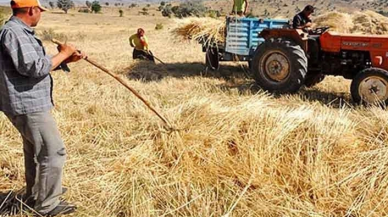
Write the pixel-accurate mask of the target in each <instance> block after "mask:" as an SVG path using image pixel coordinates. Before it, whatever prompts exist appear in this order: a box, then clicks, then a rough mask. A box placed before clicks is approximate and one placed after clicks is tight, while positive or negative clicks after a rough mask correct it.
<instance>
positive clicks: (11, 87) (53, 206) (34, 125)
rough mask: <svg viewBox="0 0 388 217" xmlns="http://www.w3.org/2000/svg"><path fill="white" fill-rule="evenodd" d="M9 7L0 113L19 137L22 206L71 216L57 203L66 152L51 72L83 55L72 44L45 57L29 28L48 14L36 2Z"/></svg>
mask: <svg viewBox="0 0 388 217" xmlns="http://www.w3.org/2000/svg"><path fill="white" fill-rule="evenodd" d="M11 8H12V10H13V16H12V17H11V18H10V20H9V21H8V22H7V23H6V24H5V25H4V26H3V28H2V29H1V30H0V46H1V49H0V111H2V112H4V114H5V115H6V116H7V117H8V119H9V120H10V121H11V122H12V124H13V125H14V126H15V127H16V129H17V130H18V131H19V132H20V134H21V136H22V139H23V151H24V162H25V169H26V172H25V178H26V184H27V187H26V195H25V196H26V197H25V199H26V203H27V204H28V205H29V206H30V207H33V208H34V209H35V210H36V211H37V212H38V213H39V214H40V215H42V216H55V215H58V214H60V213H62V214H66V213H71V212H74V210H75V206H73V205H70V204H68V203H67V202H65V201H60V199H59V198H60V196H61V195H62V193H63V189H62V170H63V166H64V162H65V158H66V152H65V147H64V144H63V141H62V139H61V136H60V134H59V131H58V128H57V125H56V123H55V121H54V119H53V117H52V115H51V112H50V110H51V109H52V108H53V98H52V90H53V80H52V78H51V75H50V72H51V71H53V70H54V69H56V68H58V67H59V66H60V64H61V63H70V62H75V61H78V60H80V59H82V58H83V57H84V56H83V54H80V53H79V52H77V49H76V48H75V47H74V46H72V45H60V46H58V50H59V53H58V54H56V55H55V56H53V57H50V56H48V55H47V54H46V52H45V50H44V48H43V46H42V42H41V41H40V40H39V39H38V38H37V37H36V36H35V32H34V29H33V28H32V27H35V26H36V25H37V24H38V22H39V20H40V17H41V13H42V12H43V11H45V10H46V9H45V8H43V7H42V6H41V5H40V3H39V0H12V1H11Z"/></svg>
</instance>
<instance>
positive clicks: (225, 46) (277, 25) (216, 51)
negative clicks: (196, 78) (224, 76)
mask: <svg viewBox="0 0 388 217" xmlns="http://www.w3.org/2000/svg"><path fill="white" fill-rule="evenodd" d="M289 27H290V21H289V20H281V19H259V18H241V17H227V18H226V30H225V42H224V43H220V42H218V43H217V44H213V45H212V46H207V45H203V47H202V50H203V52H205V53H206V66H207V67H209V69H212V70H218V69H219V62H220V61H247V62H249V63H250V61H251V60H252V58H253V56H254V54H255V51H256V49H257V47H258V46H259V45H260V44H261V43H263V42H264V38H261V37H259V33H260V32H261V31H262V30H264V29H282V28H289Z"/></svg>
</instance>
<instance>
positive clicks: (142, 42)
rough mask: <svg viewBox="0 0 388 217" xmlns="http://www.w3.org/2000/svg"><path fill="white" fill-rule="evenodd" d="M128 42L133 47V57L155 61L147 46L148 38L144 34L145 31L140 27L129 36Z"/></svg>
mask: <svg viewBox="0 0 388 217" xmlns="http://www.w3.org/2000/svg"><path fill="white" fill-rule="evenodd" d="M129 44H130V45H131V47H133V48H134V49H133V59H143V60H146V59H148V60H150V61H152V62H155V60H154V56H153V54H152V52H151V51H150V50H149V47H148V40H147V37H146V36H145V31H144V29H142V28H139V29H138V30H137V33H136V34H133V35H132V36H131V37H130V38H129Z"/></svg>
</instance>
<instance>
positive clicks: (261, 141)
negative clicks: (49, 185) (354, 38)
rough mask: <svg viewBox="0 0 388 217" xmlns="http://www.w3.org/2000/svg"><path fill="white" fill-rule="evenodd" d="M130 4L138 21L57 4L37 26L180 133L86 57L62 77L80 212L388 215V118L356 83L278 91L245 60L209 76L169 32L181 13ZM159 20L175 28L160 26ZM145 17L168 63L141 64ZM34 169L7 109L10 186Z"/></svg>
mask: <svg viewBox="0 0 388 217" xmlns="http://www.w3.org/2000/svg"><path fill="white" fill-rule="evenodd" d="M131 13H132V14H136V13H137V9H133V10H131V11H125V13H124V14H125V16H126V17H119V14H118V12H117V11H116V10H113V9H112V11H111V12H109V13H108V12H106V13H104V14H81V13H76V12H73V11H71V12H70V13H69V14H67V15H65V14H60V13H58V12H56V13H45V14H43V17H42V23H41V24H40V25H39V26H38V28H37V32H38V33H39V34H43V32H44V30H49V29H53V30H54V31H55V33H56V34H57V35H62V34H64V35H66V37H67V38H68V39H69V43H74V44H77V46H78V47H79V48H80V49H82V50H84V51H85V52H87V53H88V54H89V56H90V57H91V58H93V59H95V60H97V61H98V62H99V63H100V64H102V65H104V66H106V67H107V68H108V69H110V70H112V71H114V72H116V73H119V74H120V75H121V76H122V77H123V78H125V79H127V80H128V83H129V84H130V85H131V86H132V87H134V89H136V90H138V91H139V92H140V93H141V94H142V95H143V96H144V97H145V98H146V99H147V100H149V101H150V102H151V104H152V105H153V106H155V107H156V108H157V109H158V110H159V111H161V113H162V114H163V115H165V116H166V117H167V118H168V119H169V120H170V122H172V123H173V124H174V125H175V126H176V127H177V128H179V129H180V131H174V132H170V131H168V130H167V129H166V128H165V127H164V126H163V124H162V123H161V122H160V120H159V119H158V118H157V117H155V116H154V115H153V114H152V113H151V112H150V111H149V110H147V109H146V107H145V106H144V105H143V104H142V103H141V102H140V101H139V100H138V99H137V98H135V97H134V96H133V95H132V94H130V93H129V92H128V91H127V90H126V89H125V88H123V87H122V86H120V85H119V84H118V83H117V82H116V81H115V80H113V79H112V78H110V77H109V76H107V75H106V74H104V73H102V72H100V71H99V70H98V69H96V68H93V67H92V66H90V65H88V64H87V63H86V62H80V63H77V64H73V65H70V67H71V69H72V72H71V73H69V74H66V73H64V72H59V71H57V72H54V73H53V78H54V84H55V85H54V100H55V102H56V107H55V109H54V111H53V114H54V116H55V119H56V120H57V123H58V126H59V128H60V131H61V133H62V136H63V139H64V142H65V144H66V146H67V155H68V156H67V159H68V160H67V164H66V168H65V175H64V185H65V186H66V187H68V188H69V191H68V193H67V194H66V195H65V198H66V199H67V200H69V201H71V202H74V203H75V204H76V205H78V207H79V210H78V212H77V213H76V214H74V215H71V216H74V217H75V216H77V217H89V216H90V217H129V216H131V217H132V216H135V217H148V216H225V217H232V216H236V217H237V216H252V217H253V216H255V217H256V216H295V217H301V216H302V217H304V216H306V217H310V216H314V217H318V216H319V217H326V216H386V215H387V214H388V207H387V206H386V204H388V191H387V187H388V160H387V159H388V147H387V143H388V122H387V120H388V113H387V111H386V110H384V109H381V108H378V107H370V108H364V107H354V106H352V102H351V100H350V94H349V86H350V82H349V81H348V80H344V79H342V78H339V77H328V78H326V79H325V81H324V82H322V83H320V84H319V85H318V86H316V87H313V88H304V89H303V90H302V91H301V92H299V93H298V94H294V95H283V96H273V95H269V94H267V93H264V92H263V91H261V90H260V89H259V88H258V87H257V86H256V85H255V84H254V82H253V80H251V79H247V78H245V77H244V73H243V71H242V70H241V67H240V65H239V64H235V63H225V64H222V66H221V67H222V68H221V71H220V72H214V73H212V72H207V73H206V72H204V71H203V69H204V67H203V62H204V54H203V53H202V51H201V47H200V45H198V44H197V43H176V40H175V39H171V38H170V37H167V36H168V35H170V33H171V30H172V29H174V28H175V27H176V23H175V22H172V21H171V19H168V18H163V17H159V16H155V17H153V16H138V15H132V14H131ZM128 14H131V15H128ZM360 19H361V18H360ZM362 20H364V18H362ZM366 20H367V19H366ZM212 22H213V20H212ZM215 22H218V21H217V20H215ZM139 23H141V25H140V24H139ZM157 23H162V24H163V25H165V28H164V29H163V30H154V28H155V25H156V24H157ZM198 23H200V21H198V22H197V24H198ZM219 24H220V23H219ZM198 25H199V24H198ZM209 25H210V24H209ZM211 25H213V24H211ZM140 26H141V27H143V28H144V29H145V30H146V34H147V36H148V38H149V41H150V48H151V50H152V51H153V53H154V54H155V55H156V56H158V57H159V58H160V59H162V60H164V62H166V66H163V65H161V64H159V63H158V64H157V65H154V64H151V63H149V62H141V61H133V60H132V58H131V55H132V53H131V52H132V50H131V48H130V47H129V45H128V37H129V36H130V35H131V34H133V33H134V32H135V31H136V29H137V28H138V27H140ZM353 27H354V26H353ZM353 27H352V28H353ZM212 28H213V31H210V30H206V31H205V30H203V29H201V28H199V29H200V31H197V30H196V32H195V31H194V32H193V33H190V35H186V36H185V37H186V38H189V36H191V37H192V36H195V35H198V34H202V32H205V34H202V35H206V34H208V35H210V36H212V35H215V36H214V37H217V38H218V36H217V33H218V32H219V31H221V27H218V26H217V25H214V26H213V27H212ZM359 28H361V27H359ZM194 29H195V28H194ZM46 32H49V33H50V31H46ZM184 33H185V32H184ZM50 34H53V33H50ZM191 34H192V35H191ZM197 38H198V37H197ZM199 38H200V37H199ZM192 39H196V37H194V38H193V37H192ZM196 40H197V39H196ZM44 43H45V45H46V47H47V48H48V53H49V54H54V53H55V50H56V48H55V46H54V45H53V44H52V43H50V42H49V41H44ZM23 174H24V166H23V152H22V145H21V138H20V136H19V134H18V133H17V132H16V130H15V129H14V128H13V126H11V124H10V122H9V121H8V120H7V118H6V117H5V116H4V115H3V114H0V193H3V194H4V193H6V192H8V191H9V190H17V189H21V188H22V187H23V186H24V175H23ZM0 196H1V194H0ZM0 202H1V201H0ZM0 204H1V203H0ZM18 216H20V215H18Z"/></svg>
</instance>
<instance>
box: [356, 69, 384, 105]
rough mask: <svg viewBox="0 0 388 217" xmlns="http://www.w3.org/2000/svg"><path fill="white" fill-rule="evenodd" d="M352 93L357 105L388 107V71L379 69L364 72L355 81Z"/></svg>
mask: <svg viewBox="0 0 388 217" xmlns="http://www.w3.org/2000/svg"><path fill="white" fill-rule="evenodd" d="M350 91H351V94H352V98H353V101H354V102H355V103H363V104H365V105H387V103H388V71H386V70H384V69H379V68H368V69H364V70H362V71H361V72H359V73H358V74H357V75H356V77H355V78H354V79H353V81H352V84H351V87H350Z"/></svg>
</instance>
